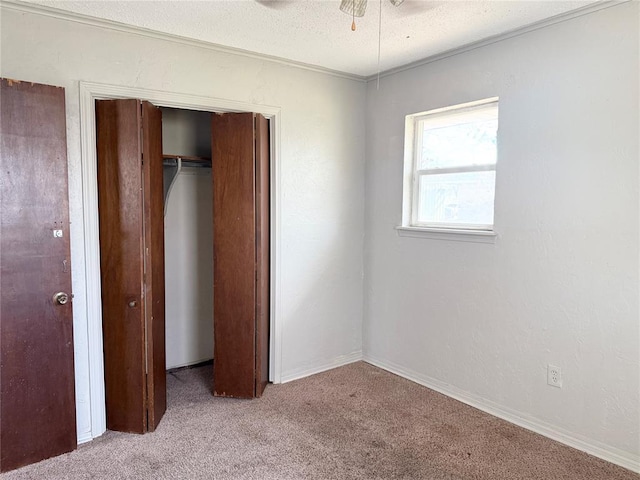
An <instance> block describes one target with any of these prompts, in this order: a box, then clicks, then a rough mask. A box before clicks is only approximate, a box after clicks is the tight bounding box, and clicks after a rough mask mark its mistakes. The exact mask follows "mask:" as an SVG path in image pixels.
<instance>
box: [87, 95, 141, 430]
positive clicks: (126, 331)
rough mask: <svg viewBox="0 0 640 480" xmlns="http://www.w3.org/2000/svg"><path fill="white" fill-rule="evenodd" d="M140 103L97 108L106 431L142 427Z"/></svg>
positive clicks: (109, 102)
mask: <svg viewBox="0 0 640 480" xmlns="http://www.w3.org/2000/svg"><path fill="white" fill-rule="evenodd" d="M140 128H141V124H140V102H139V101H138V100H104V101H97V102H96V140H97V157H98V209H99V216H100V268H101V281H102V329H103V341H104V370H105V395H106V406H107V428H108V429H110V430H118V431H124V432H135V433H143V432H145V430H146V427H147V418H146V406H145V398H146V378H145V348H144V347H145V344H144V342H145V336H144V327H145V325H144V320H145V318H144V304H143V301H142V300H143V298H142V286H143V283H142V280H143V277H142V276H143V204H142V169H141V163H140V162H141V158H140V155H141V138H140Z"/></svg>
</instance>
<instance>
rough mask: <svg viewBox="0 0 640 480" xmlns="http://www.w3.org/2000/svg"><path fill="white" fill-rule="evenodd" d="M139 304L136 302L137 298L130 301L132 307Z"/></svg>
mask: <svg viewBox="0 0 640 480" xmlns="http://www.w3.org/2000/svg"><path fill="white" fill-rule="evenodd" d="M137 304H138V302H136V301H135V300H131V301H130V302H129V306H130V307H131V308H133V307H135V306H136V305H137Z"/></svg>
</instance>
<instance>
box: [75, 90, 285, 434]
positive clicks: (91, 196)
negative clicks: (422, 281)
mask: <svg viewBox="0 0 640 480" xmlns="http://www.w3.org/2000/svg"><path fill="white" fill-rule="evenodd" d="M120 98H134V99H140V100H147V101H149V102H151V103H153V104H154V105H155V106H157V107H170V108H180V109H183V110H198V111H205V112H254V113H260V114H262V115H264V116H265V117H266V118H267V119H268V120H269V122H270V137H271V138H270V140H271V147H270V150H271V151H270V155H271V162H270V163H271V165H270V167H271V185H270V187H271V199H270V201H271V219H270V220H271V238H270V241H271V252H270V254H271V266H270V268H271V278H270V283H271V287H272V288H271V312H270V315H271V323H270V332H271V333H270V337H271V338H270V345H269V381H271V382H273V383H280V382H281V372H282V331H281V330H282V329H281V319H282V314H281V309H280V305H281V302H280V294H281V274H280V258H281V255H280V247H281V245H280V244H281V242H280V238H281V236H280V218H281V215H280V210H281V199H280V185H281V178H280V122H281V109H280V107H274V106H268V105H259V104H253V103H245V102H237V101H234V100H226V99H221V98H214V97H203V96H197V95H190V94H182V93H175V92H164V91H159V90H149V89H144V88H136V87H123V86H118V85H107V84H101V83H93V82H80V136H81V165H82V210H83V214H82V215H83V227H84V237H83V238H84V242H83V243H84V265H85V292H86V302H85V304H86V311H85V312H84V313H85V315H86V317H85V318H86V324H87V336H86V341H85V340H84V339H82V338H80V336H79V335H77V336H76V335H74V343H75V345H74V348H75V352H76V362H78V357H79V356H85V358H87V359H88V365H89V394H90V399H89V402H90V412H91V414H90V416H91V438H78V442H79V443H83V442H85V441H88V440H91V439H93V438H96V437H98V436H100V435H102V434H103V433H104V432H105V431H106V409H105V396H104V395H105V393H104V360H103V358H102V304H101V290H100V288H101V285H100V238H99V223H98V183H97V158H96V118H95V101H96V100H109V99H120ZM82 313H83V312H74V315H81V314H82ZM76 376H77V375H76ZM76 383H77V378H76Z"/></svg>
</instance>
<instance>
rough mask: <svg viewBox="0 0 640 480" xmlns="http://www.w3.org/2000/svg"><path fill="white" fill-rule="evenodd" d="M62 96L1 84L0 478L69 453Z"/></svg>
mask: <svg viewBox="0 0 640 480" xmlns="http://www.w3.org/2000/svg"><path fill="white" fill-rule="evenodd" d="M64 96H65V95H64V89H63V88H61V87H54V86H50V85H40V84H37V83H33V82H20V81H17V80H9V79H4V78H3V79H1V93H0V97H1V98H2V101H1V102H0V151H1V152H2V155H1V156H0V165H1V169H2V173H1V174H0V199H1V200H0V225H1V227H0V230H1V231H2V234H1V235H0V272H1V273H0V299H1V302H0V304H1V307H0V318H1V320H0V387H1V390H0V471H2V472H5V471H7V470H12V469H15V468H18V467H21V466H24V465H27V464H29V463H34V462H38V461H40V460H43V459H45V458H49V457H52V456H54V455H60V454H62V453H66V452H70V451H71V450H73V449H75V448H76V406H75V392H74V371H73V317H72V311H71V302H72V292H71V265H70V263H69V259H70V257H69V237H70V235H69V208H68V205H69V203H68V201H69V197H68V193H67V144H66V131H67V130H66V116H65V100H64Z"/></svg>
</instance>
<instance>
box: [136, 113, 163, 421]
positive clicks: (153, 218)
mask: <svg viewBox="0 0 640 480" xmlns="http://www.w3.org/2000/svg"><path fill="white" fill-rule="evenodd" d="M142 133H143V135H142V145H143V146H142V151H143V165H142V171H143V192H144V200H143V201H144V245H145V278H146V281H145V317H146V332H147V372H148V374H147V395H148V418H147V429H148V431H151V432H152V431H154V430H155V429H156V427H157V426H158V423H160V420H161V419H162V416H163V414H164V412H165V410H166V408H167V375H166V355H165V321H164V313H165V308H164V300H165V291H164V189H163V169H162V112H161V110H160V109H159V108H157V107H155V106H153V105H152V104H150V103H149V102H142Z"/></svg>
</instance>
